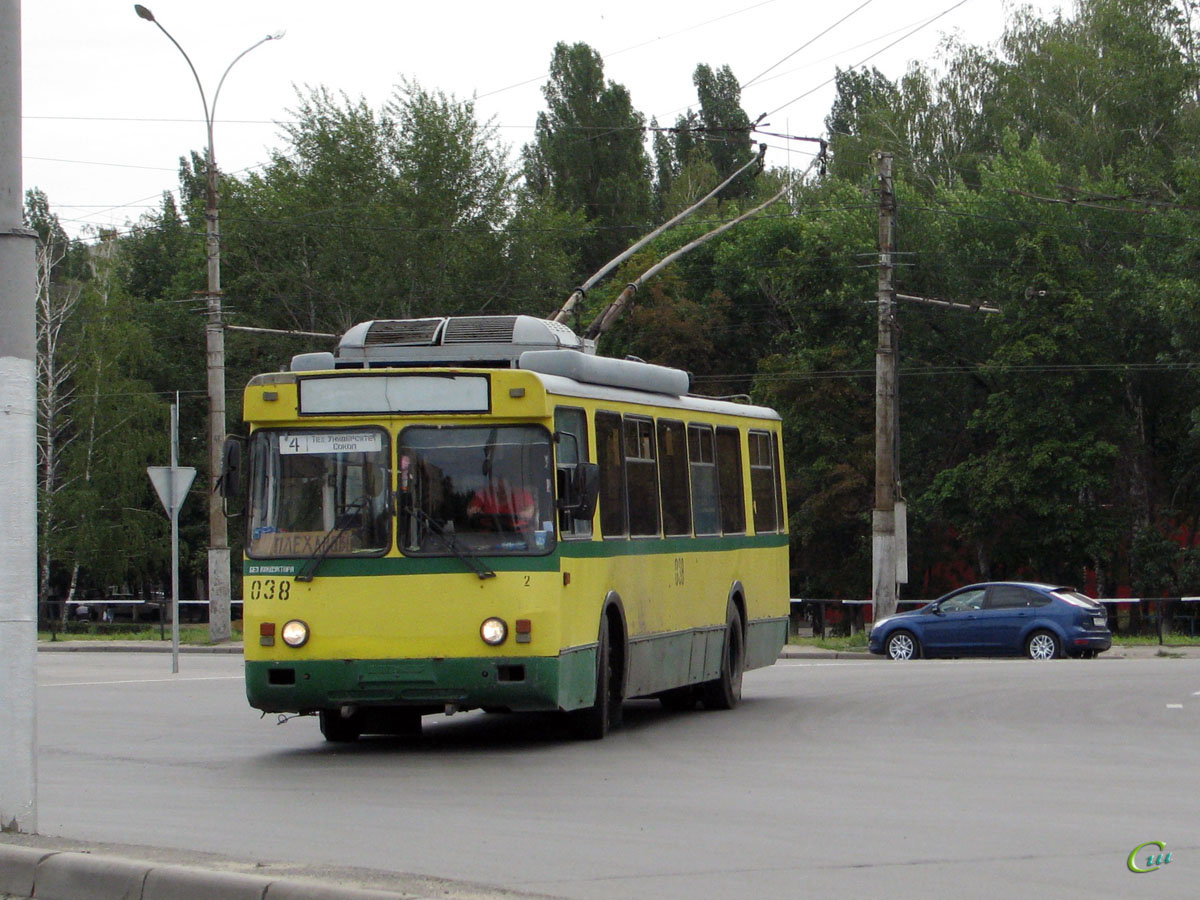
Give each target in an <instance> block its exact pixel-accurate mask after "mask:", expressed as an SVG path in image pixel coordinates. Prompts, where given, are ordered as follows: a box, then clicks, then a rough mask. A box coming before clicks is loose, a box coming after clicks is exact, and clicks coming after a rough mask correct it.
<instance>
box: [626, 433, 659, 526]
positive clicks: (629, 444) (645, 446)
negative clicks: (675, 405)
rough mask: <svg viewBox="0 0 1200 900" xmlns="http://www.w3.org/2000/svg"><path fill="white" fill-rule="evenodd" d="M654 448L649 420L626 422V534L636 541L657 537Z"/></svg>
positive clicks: (656, 468) (656, 473)
mask: <svg viewBox="0 0 1200 900" xmlns="http://www.w3.org/2000/svg"><path fill="white" fill-rule="evenodd" d="M656 456H657V454H656V453H655V448H654V423H653V422H652V421H651V420H650V419H642V418H635V417H633V416H628V417H626V419H625V479H626V481H627V483H628V486H629V494H628V497H629V499H630V500H631V501H632V502H630V503H629V533H630V534H631V535H633V536H635V537H650V536H657V535H658V534H659V528H658V464H657V462H656V460H655V458H656Z"/></svg>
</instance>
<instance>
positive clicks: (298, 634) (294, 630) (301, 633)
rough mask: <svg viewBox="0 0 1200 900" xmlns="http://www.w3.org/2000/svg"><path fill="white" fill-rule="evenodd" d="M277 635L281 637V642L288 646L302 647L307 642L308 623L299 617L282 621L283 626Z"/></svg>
mask: <svg viewBox="0 0 1200 900" xmlns="http://www.w3.org/2000/svg"><path fill="white" fill-rule="evenodd" d="M279 636H280V637H281V638H283V642H284V643H285V644H287V645H288V646H289V647H303V646H304V645H305V644H307V643H308V625H306V624H305V623H304V622H301V621H300V620H299V619H292V620H291V621H290V622H284V624H283V628H281V629H280V631H279Z"/></svg>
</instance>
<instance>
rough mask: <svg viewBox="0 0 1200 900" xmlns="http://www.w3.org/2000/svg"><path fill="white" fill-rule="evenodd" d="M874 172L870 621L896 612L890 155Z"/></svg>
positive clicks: (885, 155)
mask: <svg viewBox="0 0 1200 900" xmlns="http://www.w3.org/2000/svg"><path fill="white" fill-rule="evenodd" d="M876 162H877V163H878V167H879V286H878V291H877V294H876V296H877V299H878V324H879V340H878V343H877V345H876V349H875V508H874V509H873V510H872V512H871V585H872V595H871V600H872V602H873V604H874V606H875V621H879V620H880V619H882V618H883V617H884V616H890V615H891V614H892V613H894V612H895V611H896V571H897V568H896V562H897V561H896V370H897V364H896V359H897V355H898V354H897V352H896V280H895V274H896V270H895V266H896V263H895V259H896V195H895V192H894V189H893V181H892V154H890V153H885V152H883V151H879V152H877V153H876Z"/></svg>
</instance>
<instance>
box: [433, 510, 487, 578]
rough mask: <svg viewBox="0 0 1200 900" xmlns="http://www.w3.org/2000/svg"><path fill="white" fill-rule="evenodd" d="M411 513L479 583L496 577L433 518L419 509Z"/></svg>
mask: <svg viewBox="0 0 1200 900" xmlns="http://www.w3.org/2000/svg"><path fill="white" fill-rule="evenodd" d="M413 512H414V513H415V514H416V516H417V518H418V519H420V520H421V521H423V522H425V523H426V524H427V525H428V526H429V530H430V531H431V532H432V533H433V536H434V537H436V538H437V539H438V540H439V541H441V542H442V546H444V547H445V548H446V549H447V550H449V551H450V552H451V553H453V554H454V555H455V556H457V557H458V558H459V560H461V561H462V563H463V565H465V566H466V567H467V568H468V569H470V570H471V571H472V572H474V573H475V574H476V575H478V576H479V578H480V580H481V581H482V580H483V579H485V578H495V577H496V573H495V572H494V571H492V570H491V569H490V568H488V567H487V566H486V565H485V564H484V563H483V562H481V561H480V559H479V557H477V556H472V555H471V554H470V553H467V552H466V551H465V550H463V549H462V548H461V547H459V546H458V541H456V540H455V539H454V535H453V534H450V535H447V534H446V529H445V528H444V527H443V526H442V525H441V524H440V523H439V522H438V521H437V520H436V519H435V518H434V517H433V516H431V515H430V514H429V513H427V512H425V510H423V509H421V508H420V507H417V508H415V509H413Z"/></svg>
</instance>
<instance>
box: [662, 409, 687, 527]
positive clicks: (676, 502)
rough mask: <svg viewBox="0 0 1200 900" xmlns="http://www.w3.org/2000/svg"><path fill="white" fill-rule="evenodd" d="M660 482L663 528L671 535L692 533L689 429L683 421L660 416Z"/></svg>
mask: <svg viewBox="0 0 1200 900" xmlns="http://www.w3.org/2000/svg"><path fill="white" fill-rule="evenodd" d="M658 483H659V486H660V488H661V494H662V516H663V532H664V533H665V534H668V535H685V534H691V533H692V501H691V497H690V496H689V493H688V461H687V431H686V429H685V428H684V426H683V423H682V422H672V421H670V420H669V419H659V420H658Z"/></svg>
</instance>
